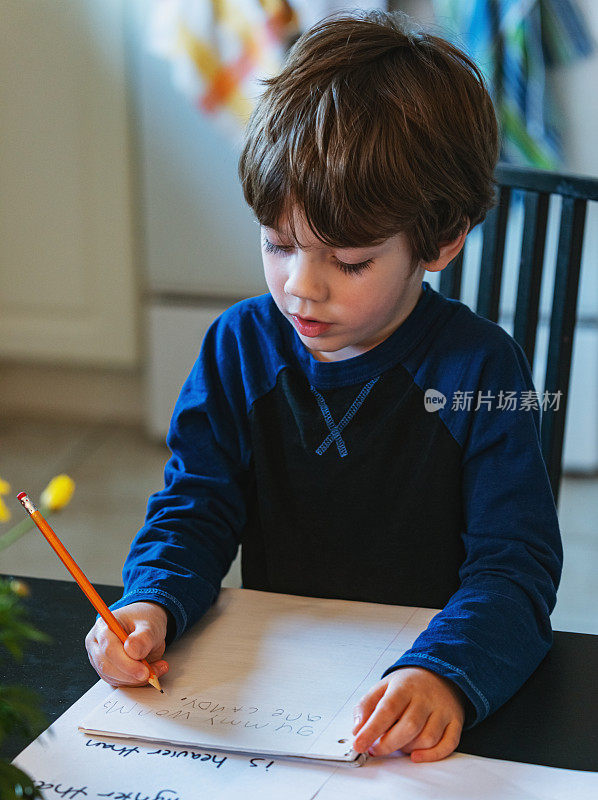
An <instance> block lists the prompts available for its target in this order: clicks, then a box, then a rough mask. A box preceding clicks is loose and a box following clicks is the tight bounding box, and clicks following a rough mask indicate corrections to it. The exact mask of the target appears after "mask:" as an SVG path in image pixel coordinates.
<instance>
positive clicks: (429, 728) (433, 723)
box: [401, 713, 447, 755]
mask: <svg viewBox="0 0 598 800" xmlns="http://www.w3.org/2000/svg"><path fill="white" fill-rule="evenodd" d="M446 727H447V719H446V718H443V717H441V716H440V715H439V714H434V713H432V714H430V716H429V717H428V719H427V722H426V724H425V725H424V727H423V728H422V730H421V731H420V733H419V734H418V735H417V736H416V737H415V739H412V740H411V741H410V742H407V744H403V745H401V750H402V751H403V753H406V754H407V755H409V753H412V752H413V751H414V750H429V749H430V748H431V747H435V746H436V745H437V744H438V742H439V741H440V740H441V739H442V737H443V735H444V731H445V730H446Z"/></svg>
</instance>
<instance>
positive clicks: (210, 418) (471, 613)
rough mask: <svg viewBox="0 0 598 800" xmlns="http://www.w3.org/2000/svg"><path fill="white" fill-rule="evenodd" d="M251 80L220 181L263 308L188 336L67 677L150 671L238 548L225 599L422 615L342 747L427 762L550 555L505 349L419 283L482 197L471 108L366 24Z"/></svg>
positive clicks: (399, 42)
mask: <svg viewBox="0 0 598 800" xmlns="http://www.w3.org/2000/svg"><path fill="white" fill-rule="evenodd" d="M266 86H267V88H266V91H265V93H264V95H263V96H262V98H261V99H260V101H259V103H258V105H257V108H256V110H255V112H254V113H253V115H252V118H251V120H250V122H249V125H248V128H247V134H246V142H245V146H244V149H243V152H242V155H241V158H240V162H239V174H240V177H241V181H242V184H243V189H244V193H245V198H246V200H247V202H248V203H249V205H250V206H251V207H252V209H253V210H254V213H255V214H256V217H257V219H258V221H259V222H260V224H261V235H262V251H263V261H264V268H265V275H266V281H267V284H268V288H269V290H270V293H269V294H267V295H264V296H262V297H257V298H251V299H249V300H246V301H243V302H241V303H238V304H237V305H235V306H233V307H232V308H231V309H229V310H228V311H227V312H225V313H224V314H223V315H222V316H221V317H220V318H219V319H218V320H217V321H216V322H215V323H214V324H213V325H212V327H211V328H210V330H209V332H208V333H207V335H206V338H205V341H204V343H203V346H202V350H201V353H200V356H199V358H198V361H197V362H196V364H195V366H194V368H193V370H192V372H191V374H190V376H189V378H188V379H187V381H186V383H185V384H184V386H183V388H182V391H181V395H180V397H179V400H178V402H177V405H176V407H175V410H174V415H173V419H172V423H171V427H170V431H169V435H168V444H169V447H170V449H171V451H172V458H171V459H170V461H169V462H168V464H167V466H166V469H165V488H164V489H163V490H162V491H160V492H157V493H156V494H154V495H152V497H151V498H150V500H149V504H148V512H147V517H146V522H145V525H144V527H143V528H142V529H141V531H140V532H139V533H138V534H137V536H136V538H135V540H134V542H133V545H132V548H131V552H130V554H129V556H128V558H127V561H126V563H125V567H124V571H123V576H124V582H125V594H124V596H123V598H122V599H121V600H120V601H119V602H118V603H117V604H116V605H115V608H118V609H119V610H118V611H117V616H119V618H120V620H121V622H122V623H123V625H124V626H125V627H126V629H127V630H128V631H129V632H130V636H129V638H128V639H127V642H126V643H125V645H124V648H123V647H122V645H121V644H120V642H119V641H118V640H117V639H116V637H114V636H113V635H112V634H111V633H110V631H108V630H107V629H106V626H105V625H104V623H103V622H102V621H101V620H100V621H99V622H97V623H96V625H95V626H94V628H93V629H92V630H91V631H90V633H89V634H88V637H87V647H88V651H89V655H90V660H91V661H92V663H93V664H94V666H95V667H96V669H97V670H98V672H99V674H100V675H101V677H103V678H104V679H105V680H107V681H108V682H109V683H111V684H113V685H122V684H142V683H144V682H145V680H146V678H147V670H146V669H145V668H144V667H143V666H142V665H141V664H139V659H141V658H142V657H147V658H148V659H149V660H150V661H152V662H154V669H155V670H156V672H157V674H158V675H162V674H163V673H164V672H165V671H166V669H167V668H168V667H167V664H166V662H165V661H164V660H163V659H162V655H163V653H164V649H165V644H166V643H168V642H170V641H172V640H173V639H174V638H175V637H178V636H180V635H181V634H182V633H183V632H184V631H185V630H186V629H187V628H188V627H189V626H190V625H192V624H193V623H194V622H195V621H196V620H197V619H199V618H200V617H201V615H202V614H204V613H205V611H206V610H207V609H208V608H209V607H210V605H211V604H212V603H213V602H214V600H215V598H216V597H217V594H218V591H219V587H220V581H221V579H222V577H223V576H224V575H225V573H226V572H227V570H228V568H229V565H230V563H231V561H232V560H233V558H234V556H235V554H236V551H237V548H238V544H239V542H241V543H242V545H243V548H242V575H243V585H244V586H245V587H246V588H251V589H260V590H269V591H274V592H283V593H291V594H303V595H311V596H318V597H340V598H345V599H350V600H351V599H352V600H363V601H370V602H380V603H394V604H400V605H413V606H427V607H432V608H434V607H438V608H442V611H441V612H440V613H439V614H437V615H436V616H435V618H434V619H433V620H432V622H431V624H430V626H429V628H428V629H427V630H426V631H425V632H424V633H422V634H421V636H419V637H418V639H417V640H416V642H415V643H414V645H413V647H412V648H411V649H410V650H409V651H408V652H407V653H405V654H404V655H403V656H402V657H401V658H400V659H399V660H398V661H397V662H396V663H395V664H390V665H388V668H387V669H386V671H385V672H384V674H383V675H382V678H381V680H380V681H378V683H376V684H375V685H374V686H373V687H372V688H371V689H370V691H369V692H368V693H367V694H366V695H365V696H364V697H363V698H362V700H361V702H360V703H359V704H358V706H357V707H356V709H355V727H354V730H353V735H354V740H353V747H354V748H355V749H356V750H358V751H366V750H368V751H369V752H371V753H372V754H374V755H382V754H386V753H390V752H394V751H395V750H397V749H402V750H403V752H406V753H410V754H411V758H412V759H413V760H414V761H432V760H436V759H440V758H443V757H445V756H447V755H449V754H450V753H451V752H452V751H453V750H454V749H455V747H456V746H457V744H458V742H459V737H460V734H461V730H462V728H463V725H464V724H465V725H467V726H471V725H473V724H475V723H476V722H478V721H480V720H481V719H483V718H484V717H486V716H487V715H488V714H490V713H491V712H492V711H493V710H494V709H496V708H497V707H498V706H499V705H501V704H502V703H503V702H505V701H506V700H507V699H508V698H509V697H510V696H511V695H512V694H513V693H514V692H515V691H516V690H517V689H518V688H519V687H520V686H521V684H522V683H523V682H524V681H525V680H526V679H527V677H528V676H529V675H530V674H531V673H532V672H533V670H534V669H535V668H536V666H537V665H538V663H539V662H540V660H541V659H542V658H543V657H544V655H545V654H546V652H547V650H548V649H549V647H550V644H551V636H552V634H551V629H550V622H549V614H550V612H551V610H552V608H553V606H554V603H555V594H556V588H557V585H558V581H559V577H560V570H561V561H562V552H561V544H560V535H559V528H558V521H557V515H556V509H555V505H554V501H553V497H552V494H551V490H550V485H549V481H548V476H547V473H546V469H545V465H544V462H543V459H542V454H541V449H540V440H539V411H538V408H537V406H536V407H534V405H533V404H532V405H531V407H525V406H524V405H523V397H524V396H527V397H528V398H529V397H530V396H531V393H532V392H533V384H532V379H531V376H530V370H529V366H528V363H527V361H526V358H525V356H524V354H523V351H522V350H521V348H520V347H519V345H517V344H516V343H515V341H514V340H513V339H512V338H511V337H510V336H509V335H508V334H507V333H506V332H505V331H504V330H503V329H502V328H500V327H499V326H498V325H495V324H494V323H491V322H489V321H487V320H485V319H482V318H481V317H479V316H477V315H476V314H474V313H473V312H472V311H470V310H469V309H468V308H467V307H466V306H465V305H463V304H462V303H459V302H457V301H454V300H447V299H445V298H443V297H442V296H441V295H440V294H438V293H437V292H435V291H434V290H433V289H432V288H431V287H430V286H429V284H428V283H426V282H422V278H423V276H424V273H425V270H428V271H430V272H436V271H439V270H441V269H443V268H444V267H445V266H446V265H447V264H448V263H449V262H450V261H451V260H452V259H453V258H455V256H456V255H457V254H458V252H459V251H460V250H461V248H462V247H463V244H464V240H465V236H466V234H467V231H468V230H470V229H471V228H472V227H473V226H474V225H476V224H477V223H478V222H480V221H481V220H482V219H483V218H484V216H485V213H486V211H487V209H488V208H489V207H490V206H491V204H492V196H493V186H492V174H493V170H494V166H495V163H496V159H497V130H496V120H495V117H494V112H493V108H492V103H491V101H490V99H489V96H488V94H487V92H486V89H485V87H484V83H483V80H482V78H481V75H480V73H479V72H478V70H477V68H476V67H475V65H474V64H473V63H472V62H471V61H470V60H469V59H468V58H467V57H466V56H465V55H464V54H463V53H461V52H460V51H459V50H458V49H456V48H454V47H453V46H451V45H449V44H448V43H447V42H445V41H444V40H442V39H440V38H437V37H434V36H430V35H427V34H419V33H417V34H413V33H408V32H405V30H404V28H403V27H402V25H401V24H400V23H399V21H398V20H397V17H396V16H393V15H389V14H383V13H381V12H377V13H376V12H370V13H368V14H365V15H361V16H359V17H353V16H350V17H347V16H343V17H337V18H328V19H327V20H324V21H323V22H321V23H319V24H318V25H316V26H315V27H314V28H313V29H312V30H310V31H308V32H307V33H305V34H304V35H303V36H302V37H301V38H300V39H299V40H298V41H297V43H296V44H295V46H294V48H293V50H292V51H291V53H290V55H289V59H288V61H287V64H286V66H285V67H284V69H283V70H282V72H281V74H280V75H279V76H277V77H275V78H272V79H270V80H269V81H267V82H266ZM507 391H511V392H515V393H516V395H517V397H516V398H515V400H516V403H517V399H519V401H520V403H521V405H519V406H517V405H516V407H515V408H508V407H504V404H503V405H502V406H501V400H502V399H504V396H505V395H504V393H505V392H507ZM451 398H452V404H451ZM434 399H436V400H440V402H439V403H437V404H436V405H434V402H433V401H434ZM291 679H292V678H291Z"/></svg>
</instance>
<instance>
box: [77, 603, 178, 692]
mask: <svg viewBox="0 0 598 800" xmlns="http://www.w3.org/2000/svg"><path fill="white" fill-rule="evenodd" d="M113 614H114V616H115V617H116V618H117V620H118V621H119V622H120V624H121V625H122V627H123V628H124V630H125V631H126V632H127V633H128V634H129V636H128V637H127V640H126V641H125V643H124V645H123V643H122V642H121V640H120V639H119V638H118V636H116V634H114V633H112V631H111V630H110V628H109V627H108V626H107V625H106V623H105V622H104V620H103V619H101V618H100V619H98V620H97V621H96V624H95V625H94V626H93V628H92V629H91V630H90V631H89V633H88V634H87V636H86V637H85V647H86V648H87V655H88V656H89V660H90V661H91V665H92V666H93V667H94V669H95V670H96V672H97V673H98V675H99V676H100V678H102V679H103V680H105V681H106V683H109V684H110V685H111V686H144V685H145V684H146V683H147V679H148V677H149V672H148V670H147V667H146V666H144V665H143V664H142V663H141V659H142V658H146V659H147V660H148V662H149V663H150V664H151V665H152V669H153V670H154V671H155V673H156V675H157V677H158V678H161V677H162V675H164V673H165V672H167V671H168V664H167V662H166V661H164V660H163V659H162V658H161V656H162V655H163V653H164V650H165V647H166V643H165V639H166V626H167V623H168V617H167V612H166V609H165V608H163V607H162V606H160V605H158V604H157V603H148V602H139V603H131V604H130V605H128V606H123V607H122V608H117V609H116V610H115V611H114V612H113Z"/></svg>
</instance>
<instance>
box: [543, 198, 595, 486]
mask: <svg viewBox="0 0 598 800" xmlns="http://www.w3.org/2000/svg"><path fill="white" fill-rule="evenodd" d="M586 205H587V203H586V201H585V200H582V199H579V198H575V197H564V198H563V206H562V210H561V225H560V230H559V243H558V248H557V258H556V272H555V278H554V291H553V298H552V313H551V319H550V336H549V340H548V359H547V364H546V382H545V386H544V391H545V392H548V393H549V395H548V396H549V397H550V396H554V395H555V393H556V392H559V391H560V392H562V395H559V399H560V403H559V408H558V410H557V409H556V408H551V407H550V406H549V404H547V407H546V409H545V410H544V412H543V419H542V451H543V453H544V458H545V460H546V463H547V466H548V472H549V477H550V482H551V485H552V490H553V493H555V497H558V487H559V484H560V479H561V454H562V449H563V439H564V433H565V417H566V411H567V395H568V388H569V377H570V373H571V355H572V351H573V333H574V329H575V316H576V309H577V295H578V288H579V273H580V266H581V251H582V243H583V234H584V228H585V218H586ZM555 405H556V403H555Z"/></svg>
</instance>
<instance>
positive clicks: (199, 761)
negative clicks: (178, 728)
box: [14, 681, 358, 800]
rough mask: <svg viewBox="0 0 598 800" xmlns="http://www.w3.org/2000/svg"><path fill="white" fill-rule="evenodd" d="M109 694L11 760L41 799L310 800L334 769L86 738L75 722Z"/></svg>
mask: <svg viewBox="0 0 598 800" xmlns="http://www.w3.org/2000/svg"><path fill="white" fill-rule="evenodd" d="M111 691H112V689H111V687H109V686H108V685H107V684H105V683H104V682H103V681H99V682H98V683H97V684H96V685H95V686H93V687H92V688H91V689H90V690H89V691H88V692H87V693H86V694H85V695H83V697H82V698H80V699H79V700H78V701H77V702H76V703H75V704H74V705H73V706H71V707H70V708H69V709H68V711H66V712H65V713H64V714H63V715H62V716H61V717H60V718H59V719H58V720H56V722H55V723H54V724H53V725H52V726H51V728H50V729H49V731H47V732H46V733H44V734H42V735H41V736H40V737H38V739H36V740H35V741H34V742H33V743H32V744H30V745H29V747H27V748H26V749H25V750H23V752H22V753H21V754H20V755H19V756H17V758H16V759H15V761H14V763H15V764H16V765H17V766H18V767H19V768H20V769H22V770H24V771H25V772H26V773H27V774H29V775H30V776H31V777H32V778H33V779H34V780H35V783H36V785H37V786H38V787H39V788H40V790H41V792H42V794H43V796H44V798H45V800H59V799H60V800H105V798H109V799H110V800H197V799H198V798H209V800H270V799H271V800H280V799H281V798H283V797H284V798H285V800H310V798H312V797H313V796H314V794H315V792H316V791H317V790H318V788H319V787H320V786H321V785H322V784H323V783H324V781H325V780H326V779H327V778H328V777H329V776H330V774H331V771H332V769H333V767H330V766H326V767H324V766H320V765H317V764H312V763H309V764H303V763H301V764H296V763H294V762H289V761H283V762H280V761H277V760H274V759H266V758H256V757H250V756H245V755H229V754H226V753H218V752H216V751H209V750H205V749H204V750H199V749H190V748H185V749H183V748H174V747H168V746H155V745H148V744H147V743H145V744H144V743H143V742H139V741H135V740H134V739H128V740H127V741H123V740H122V739H120V740H119V739H114V738H108V737H102V738H98V737H94V738H93V739H92V738H91V737H89V736H86V735H84V734H83V733H81V732H80V731H79V730H78V728H77V723H78V721H79V720H80V719H81V716H82V715H83V714H85V713H86V712H87V711H89V710H90V709H91V708H93V707H94V706H95V705H97V703H99V702H101V701H102V700H103V699H104V698H105V697H106V696H107V695H108V694H110V693H111ZM344 768H345V769H351V768H350V767H344ZM351 771H352V772H357V771H358V770H354V769H351Z"/></svg>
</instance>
